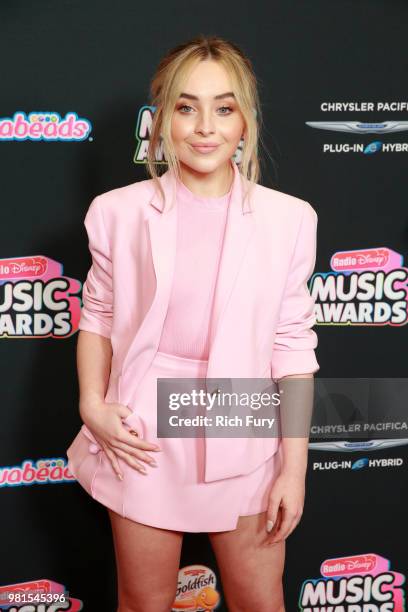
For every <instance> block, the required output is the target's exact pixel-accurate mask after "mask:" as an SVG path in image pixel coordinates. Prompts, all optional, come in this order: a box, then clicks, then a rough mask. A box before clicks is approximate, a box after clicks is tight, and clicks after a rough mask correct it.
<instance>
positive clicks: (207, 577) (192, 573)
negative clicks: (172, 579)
mask: <svg viewBox="0 0 408 612" xmlns="http://www.w3.org/2000/svg"><path fill="white" fill-rule="evenodd" d="M216 584H217V578H216V575H215V573H214V572H213V570H212V569H210V568H209V567H207V566H206V565H188V566H186V567H182V568H181V569H180V570H179V573H178V586H177V593H176V599H175V600H174V602H173V605H172V610H173V611H177V610H178V611H180V610H185V611H187V610H188V611H189V612H198V611H199V610H200V611H201V610H205V612H211V610H215V609H216V608H217V607H218V606H219V604H220V601H221V598H220V594H219V592H218V591H217V590H216V588H215V587H216Z"/></svg>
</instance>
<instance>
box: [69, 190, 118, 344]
mask: <svg viewBox="0 0 408 612" xmlns="http://www.w3.org/2000/svg"><path fill="white" fill-rule="evenodd" d="M84 225H85V228H86V231H87V234H88V245H89V251H90V253H91V256H92V266H91V268H90V269H89V271H88V274H87V277H86V280H85V282H84V284H83V287H82V302H83V306H82V310H81V317H80V320H79V325H78V328H79V329H82V330H84V331H90V332H94V333H96V334H100V335H101V336H104V337H106V338H110V336H111V328H112V303H113V300H112V261H111V255H110V245H109V239H108V235H107V232H106V228H105V224H104V219H103V216H102V211H101V208H100V200H99V196H96V197H95V198H94V199H93V200H92V202H91V204H90V206H89V208H88V212H87V214H86V216H85V220H84Z"/></svg>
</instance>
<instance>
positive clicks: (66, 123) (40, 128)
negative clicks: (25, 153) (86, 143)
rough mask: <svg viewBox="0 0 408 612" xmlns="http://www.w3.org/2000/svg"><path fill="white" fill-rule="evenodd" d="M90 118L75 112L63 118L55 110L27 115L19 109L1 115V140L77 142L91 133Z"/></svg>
mask: <svg viewBox="0 0 408 612" xmlns="http://www.w3.org/2000/svg"><path fill="white" fill-rule="evenodd" d="M91 130H92V125H91V122H90V121H89V120H88V119H84V118H83V117H82V118H79V117H78V115H77V114H76V113H74V112H72V113H67V114H66V116H65V118H64V119H63V118H62V117H61V115H60V114H59V113H55V112H32V113H29V114H28V115H26V113H24V112H23V111H17V112H15V113H14V116H13V117H0V142H1V141H5V140H14V141H17V142H18V141H22V140H32V141H38V140H42V141H44V140H46V141H53V142H54V141H57V140H59V141H63V142H69V141H73V142H77V141H80V140H85V139H87V138H88V137H89V134H90V133H91Z"/></svg>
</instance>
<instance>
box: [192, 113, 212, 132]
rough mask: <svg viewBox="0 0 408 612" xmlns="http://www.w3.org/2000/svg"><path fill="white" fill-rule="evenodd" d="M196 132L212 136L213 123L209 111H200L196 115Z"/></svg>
mask: <svg viewBox="0 0 408 612" xmlns="http://www.w3.org/2000/svg"><path fill="white" fill-rule="evenodd" d="M195 131H196V132H198V133H199V134H213V133H214V121H213V116H212V112H211V110H207V111H202V112H200V113H198V114H197V124H196V130H195Z"/></svg>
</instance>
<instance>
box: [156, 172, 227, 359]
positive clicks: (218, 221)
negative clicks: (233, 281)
mask: <svg viewBox="0 0 408 612" xmlns="http://www.w3.org/2000/svg"><path fill="white" fill-rule="evenodd" d="M230 194H231V189H230V190H229V192H228V193H226V194H225V195H223V196H221V197H206V196H199V195H196V194H194V193H193V192H192V191H190V190H189V189H188V188H187V187H186V186H185V185H184V183H182V182H181V181H177V203H178V219H177V249H176V262H175V271H174V277H173V285H172V292H171V296H170V302H169V307H168V310H167V314H166V319H165V322H164V326H163V332H162V335H161V338H160V344H159V351H162V352H164V353H170V354H172V355H178V356H180V357H189V358H191V359H204V360H206V359H208V356H209V337H208V331H209V324H210V320H211V306H212V303H213V298H214V290H215V286H216V279H217V273H218V266H219V261H220V255H221V248H222V242H223V236H224V231H225V224H226V220H227V212H228V203H229V198H230Z"/></svg>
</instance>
